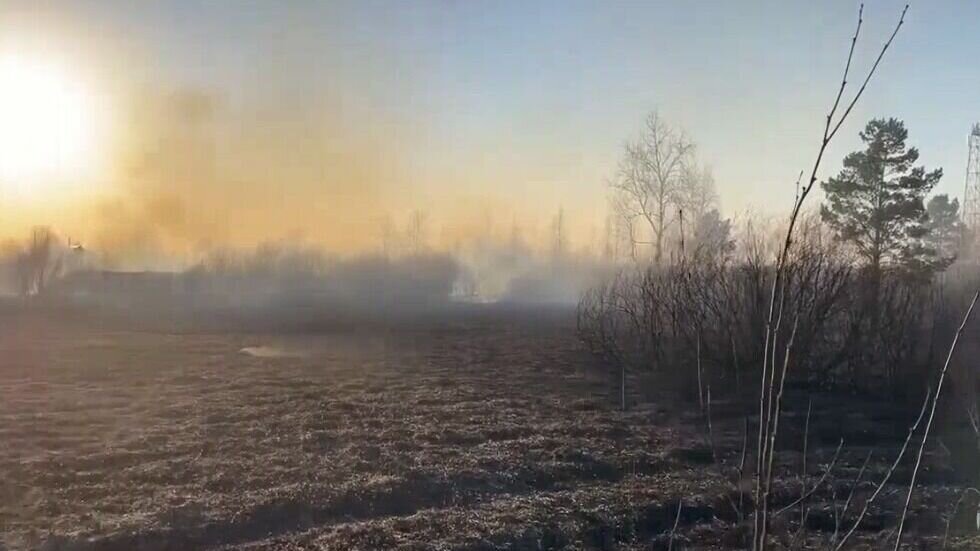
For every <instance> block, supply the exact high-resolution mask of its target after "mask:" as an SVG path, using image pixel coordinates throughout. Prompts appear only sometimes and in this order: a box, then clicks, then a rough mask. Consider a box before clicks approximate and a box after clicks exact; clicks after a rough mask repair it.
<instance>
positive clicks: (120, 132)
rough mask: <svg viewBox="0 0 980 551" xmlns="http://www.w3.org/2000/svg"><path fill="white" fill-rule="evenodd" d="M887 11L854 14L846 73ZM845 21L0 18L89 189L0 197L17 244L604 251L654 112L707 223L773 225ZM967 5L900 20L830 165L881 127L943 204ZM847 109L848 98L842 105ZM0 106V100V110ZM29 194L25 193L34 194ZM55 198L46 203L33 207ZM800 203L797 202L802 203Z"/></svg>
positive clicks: (874, 8)
mask: <svg viewBox="0 0 980 551" xmlns="http://www.w3.org/2000/svg"><path fill="white" fill-rule="evenodd" d="M903 5H904V3H903V2H896V1H891V0H872V1H869V2H867V5H866V7H865V10H864V21H865V24H864V27H863V28H862V35H861V39H860V41H859V44H858V48H857V51H856V54H855V66H854V68H853V69H854V72H855V74H856V75H863V73H864V71H866V69H867V68H868V67H869V65H870V63H871V62H872V61H873V59H874V57H875V56H876V55H877V51H878V49H879V48H880V46H881V44H882V43H883V41H884V40H885V39H886V38H887V36H888V34H889V33H890V32H891V29H892V27H893V26H894V25H895V23H896V22H897V19H898V16H899V14H900V13H901V10H902V7H903ZM857 11H858V3H856V2H852V1H840V0H833V1H827V2H809V1H758V2H730V1H722V0H704V1H699V2H679V1H677V2H663V1H644V2H639V1H636V2H632V1H613V2H598V1H596V2H580V1H554V2H546V1H543V2H517V1H514V2H510V1H500V2H488V1H487V2H484V1H411V2H408V1H406V2H396V1H387V2H380V1H361V2H302V1H291V2H247V1H244V0H243V1H203V0H202V1H171V2H124V1H92V0H76V1H73V2H50V1H47V2H46V1H43V0H42V1H35V2H26V1H21V0H0V55H2V54H3V53H4V52H5V51H6V52H8V53H9V52H14V55H16V56H20V57H23V58H28V59H55V60H57V63H60V64H62V65H64V66H66V67H68V72H69V73H70V74H71V75H72V78H74V79H76V80H78V81H79V82H83V83H85V85H86V86H88V87H89V89H90V90H94V91H95V92H94V94H95V96H96V97H97V98H99V102H98V104H99V106H100V107H99V109H100V112H103V113H104V119H105V121H108V122H106V126H107V127H111V130H112V131H111V132H106V135H109V136H111V138H106V139H105V146H104V147H102V150H103V151H102V153H101V156H102V157H105V162H104V163H102V165H100V166H102V167H103V168H102V169H101V170H100V171H96V172H95V173H94V174H86V175H85V176H84V177H75V176H74V175H73V176H72V177H71V178H69V177H68V176H66V175H62V179H64V180H69V179H70V180H72V183H71V184H70V185H67V184H66V185H64V186H63V187H62V188H60V191H61V193H52V191H51V190H52V189H58V188H56V187H52V186H50V185H49V186H47V187H46V188H45V189H46V190H47V192H45V193H40V192H38V193H32V192H31V191H30V189H28V190H27V191H25V190H24V186H23V185H21V186H19V187H18V188H17V189H18V191H17V192H16V193H13V192H11V191H10V190H11V189H12V187H11V186H6V189H5V187H4V186H3V185H2V182H0V192H4V193H3V194H0V208H2V207H3V204H2V203H4V202H6V203H7V210H8V211H12V212H13V214H11V215H10V216H8V217H7V221H6V222H0V233H3V232H8V233H12V232H15V231H19V227H21V226H25V225H27V224H32V223H46V224H50V225H52V226H55V227H60V228H66V229H64V230H62V231H63V233H64V232H69V233H75V234H76V235H79V236H82V238H84V239H86V240H88V241H94V242H102V243H104V246H106V247H109V246H115V247H122V248H126V247H128V248H135V249H139V248H141V247H143V248H147V249H149V248H152V247H156V246H160V245H161V244H162V245H164V246H167V247H171V248H183V250H190V249H193V248H195V247H201V246H206V245H214V244H219V243H231V244H236V245H247V244H250V243H254V242H259V241H261V240H265V239H276V238H285V237H301V238H303V239H308V240H311V241H314V242H317V243H322V244H324V245H326V246H328V247H331V248H334V249H337V250H355V249H363V248H369V247H372V246H375V245H376V244H377V242H378V240H379V237H378V236H379V232H378V227H380V226H382V225H383V224H385V223H386V221H388V222H391V221H394V223H399V221H400V220H404V219H405V217H406V213H407V212H409V211H411V210H414V209H420V210H424V211H425V212H426V213H427V215H428V216H427V219H428V220H431V225H432V232H433V239H434V240H439V241H440V242H442V243H443V244H447V245H448V244H451V243H452V242H453V241H454V240H459V239H463V238H465V237H466V236H469V235H475V234H479V233H481V232H488V231H489V232H499V233H501V234H508V235H509V234H510V233H511V232H512V230H513V228H514V227H520V228H521V229H522V230H523V231H525V232H527V233H528V234H529V235H535V232H536V233H537V234H541V233H543V232H546V231H547V229H546V228H547V225H548V223H549V221H550V219H551V218H552V217H553V216H554V214H555V213H556V212H557V211H558V210H559V209H563V211H564V212H565V218H566V219H567V220H568V221H569V224H570V225H571V226H572V235H573V240H575V241H577V242H579V243H580V244H582V245H583V246H584V245H585V244H588V242H589V241H590V240H592V241H594V240H595V235H596V233H597V232H598V231H600V230H601V226H602V223H603V219H604V216H605V213H606V196H607V192H608V189H607V182H608V180H609V179H610V178H611V177H612V176H613V175H614V173H615V170H616V164H617V162H618V160H619V158H620V156H621V154H622V150H623V146H624V143H625V142H626V141H627V140H628V139H630V138H631V137H633V136H635V135H636V133H637V132H638V131H639V129H640V126H641V124H642V121H643V118H644V116H645V115H646V114H647V113H649V112H651V111H653V110H656V111H658V112H659V114H660V115H661V116H662V117H663V118H665V119H667V120H668V121H670V122H671V123H672V124H674V125H677V126H679V127H681V128H683V129H684V130H685V131H686V132H687V133H688V134H689V135H690V137H691V138H692V139H693V140H694V141H695V142H696V143H697V145H698V153H699V156H700V158H701V159H702V160H703V161H704V162H706V163H707V164H709V165H710V166H711V167H712V169H713V172H714V175H715V180H716V183H717V186H718V193H719V196H720V201H721V205H722V209H723V210H724V211H725V212H726V213H731V214H737V213H746V212H753V213H761V214H766V215H769V214H771V215H778V214H780V213H782V212H784V211H788V209H789V206H790V203H791V201H792V197H793V192H794V182H795V180H796V177H797V175H798V174H799V172H800V171H801V170H803V169H804V168H808V167H809V166H810V165H811V164H812V160H813V156H814V155H815V153H816V150H817V147H818V146H819V139H820V133H821V131H822V123H823V117H824V116H825V113H826V111H827V109H828V107H829V104H830V103H831V102H832V100H833V97H834V95H835V93H836V88H837V86H838V85H839V81H840V73H841V70H842V68H843V63H844V60H845V58H846V54H847V48H848V46H849V42H850V38H851V36H852V34H853V32H854V27H855V24H856V17H857ZM978 20H980V3H976V2H951V1H929V2H925V1H920V2H915V3H913V4H912V6H911V8H910V10H909V13H908V16H907V18H906V25H905V26H904V27H903V29H902V30H901V32H900V33H899V36H898V37H897V38H896V40H895V43H894V44H893V50H891V51H890V52H889V53H888V54H887V56H886V58H885V60H884V61H883V64H882V66H881V68H880V69H879V71H878V73H877V74H876V76H875V78H874V80H873V81H872V82H871V84H870V85H869V87H868V89H867V91H866V93H865V96H864V98H863V99H862V101H861V103H859V104H858V107H857V108H856V109H855V111H854V113H853V114H852V117H851V119H850V120H849V122H847V123H846V124H845V126H844V127H843V129H842V131H841V135H840V138H839V139H838V140H837V141H836V142H835V143H834V145H833V146H832V148H831V150H830V151H829V155H828V157H827V158H826V161H825V164H824V169H823V171H822V174H821V175H822V176H823V177H826V176H829V175H831V174H832V173H835V172H836V171H837V170H839V168H840V160H841V158H842V157H843V155H844V154H846V153H847V152H848V151H851V150H854V149H857V148H858V147H859V139H858V137H857V133H858V131H859V130H860V128H861V127H862V126H863V124H864V123H865V122H866V121H867V120H868V119H869V118H871V117H879V116H894V117H898V118H900V119H903V120H904V121H905V122H906V124H907V127H908V129H909V141H910V143H911V144H912V145H915V146H917V147H918V148H919V149H920V151H921V154H922V156H921V162H922V163H923V164H925V165H926V166H927V167H928V168H933V167H942V168H943V169H944V171H945V176H944V177H943V179H942V181H941V183H940V184H939V186H938V189H937V191H938V192H944V193H951V194H954V195H957V196H958V195H961V194H962V188H963V184H964V181H963V179H964V173H965V165H966V140H967V134H968V131H969V129H970V126H971V125H972V124H973V122H975V121H977V120H980V71H978V70H977V66H976V59H977V55H978V53H980V33H977V32H976V29H975V23H976V21H978ZM852 89H853V88H852ZM0 100H2V95H0ZM36 187H37V188H38V189H40V186H36ZM55 195H57V197H54V196H55ZM817 199H819V197H817Z"/></svg>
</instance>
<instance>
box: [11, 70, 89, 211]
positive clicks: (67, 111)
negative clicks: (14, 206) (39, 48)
mask: <svg viewBox="0 0 980 551" xmlns="http://www.w3.org/2000/svg"><path fill="white" fill-rule="evenodd" d="M93 99H94V98H93V96H92V95H91V94H90V93H89V91H88V90H86V89H85V87H84V86H83V84H82V82H81V81H80V80H77V79H73V78H72V76H71V74H70V73H69V72H68V71H66V70H64V69H62V68H61V67H59V66H56V65H53V64H46V63H44V62H41V61H37V60H33V59H29V58H26V57H18V56H12V55H3V54H0V191H5V192H7V193H18V194H23V195H26V196H30V197H32V198H37V197H38V196H44V195H46V194H49V193H56V192H60V191H62V190H65V189H66V188H67V187H68V186H79V185H81V184H80V182H81V181H82V180H83V179H84V176H86V175H87V173H89V172H90V171H91V170H92V168H93V166H94V163H95V160H96V157H97V155H96V153H97V148H98V145H99V144H98V141H99V140H98V132H97V129H98V128H97V124H96V123H97V117H96V105H95V103H96V102H94V101H93Z"/></svg>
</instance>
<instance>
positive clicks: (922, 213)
mask: <svg viewBox="0 0 980 551" xmlns="http://www.w3.org/2000/svg"><path fill="white" fill-rule="evenodd" d="M860 136H861V140H862V141H864V143H865V149H864V150H862V151H855V152H853V153H851V154H849V155H848V156H847V157H845V158H844V168H843V170H841V172H840V174H838V175H837V176H836V177H833V178H830V179H829V180H827V181H826V182H823V183H822V184H821V187H822V188H823V190H824V193H825V194H826V203H825V204H824V205H823V207H822V209H821V215H822V218H823V220H824V221H826V222H827V223H828V224H829V225H830V227H831V228H832V229H833V230H834V234H835V237H836V238H837V239H838V240H839V241H841V242H845V243H849V244H851V245H853V246H854V248H855V249H856V251H857V253H858V254H859V255H860V256H861V258H863V259H864V260H865V262H866V265H867V266H868V267H869V268H870V269H871V273H872V274H873V275H874V276H875V277H876V278H877V277H878V276H879V275H880V273H881V271H882V270H883V269H885V268H899V269H908V270H923V269H925V270H930V271H931V270H933V269H936V268H938V267H941V266H942V263H941V262H938V261H939V254H940V253H939V252H938V251H936V250H934V249H932V248H930V247H927V246H925V245H924V239H923V238H924V237H925V235H926V234H927V232H928V231H929V227H928V220H929V216H928V213H927V211H926V207H925V204H924V203H925V202H924V200H925V197H926V195H927V194H928V193H929V192H930V191H931V190H932V189H933V188H934V187H935V186H936V184H937V183H938V182H939V179H940V178H942V174H943V172H942V169H936V170H933V171H931V172H926V169H925V168H923V167H921V166H914V165H915V163H916V161H918V159H919V151H918V150H917V149H916V148H914V147H908V146H906V143H905V142H906V139H907V138H908V130H906V128H905V124H904V123H903V122H902V121H900V120H898V119H894V118H889V119H873V120H871V121H870V122H868V124H867V126H865V128H864V130H863V131H862V132H861V134H860Z"/></svg>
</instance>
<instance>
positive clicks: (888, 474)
mask: <svg viewBox="0 0 980 551" xmlns="http://www.w3.org/2000/svg"><path fill="white" fill-rule="evenodd" d="M931 395H932V389H931V388H930V389H926V397H925V399H924V400H923V401H922V409H921V410H919V417H918V418H916V420H915V423H912V426H911V427H909V434H908V436H906V437H905V442H903V443H902V449H900V450H899V451H898V455H897V456H896V457H895V461H893V462H892V466H891V467H890V468H889V469H888V472H886V473H885V477H884V478H882V479H881V482H879V483H878V486H877V487H875V491H874V492H872V493H871V497H869V498H868V499H867V500H866V501H865V502H864V507H863V508H862V509H861V512H860V513H859V514H858V517H857V519H856V520H855V521H854V524H852V525H851V528H850V530H848V531H847V533H846V534H844V537H843V538H841V540H840V541H839V542H837V545H836V546H835V547H834V551H840V549H841V548H843V547H844V544H845V543H847V540H848V538H850V537H851V535H852V534H854V531H855V530H857V529H858V526H860V525H861V522H862V521H863V520H864V517H865V515H867V514H868V509H870V508H871V504H872V503H874V501H875V499H877V498H878V494H880V493H881V490H882V489H884V487H885V484H887V483H888V481H889V480H890V479H891V477H892V474H894V473H895V469H897V468H898V465H899V463H901V462H902V458H903V457H905V451H906V450H907V449H908V447H909V442H911V441H912V435H913V434H915V431H916V430H917V429H918V428H919V424H920V423H921V422H922V419H923V418H924V417H925V414H926V406H927V405H928V404H929V396H931Z"/></svg>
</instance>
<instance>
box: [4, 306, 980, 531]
mask: <svg viewBox="0 0 980 551" xmlns="http://www.w3.org/2000/svg"><path fill="white" fill-rule="evenodd" d="M568 314H569V313H567V312H565V313H552V314H551V315H547V316H541V317H539V318H538V319H536V320H534V321H529V320H527V319H526V317H524V316H518V315H516V314H515V313H513V312H511V313H497V314H495V315H492V316H470V317H466V318H459V319H455V320H454V321H447V322H446V323H442V324H429V325H427V326H426V327H414V328H413V327H405V326H402V327H401V328H398V329H392V328H387V329H382V328H380V327H374V328H372V329H370V330H363V331H353V330H350V329H348V330H345V331H342V332H333V333H330V334H321V335H269V334H260V333H248V334H233V333H228V332H221V333H212V334H207V333H202V332H198V333H194V334H186V333H185V334H180V333H174V332H166V331H160V330H155V331H135V330H128V331H127V330H121V329H120V328H119V326H118V325H113V327H109V326H106V325H102V324H99V323H97V322H88V323H79V322H78V321H77V320H76V321H75V322H72V323H65V322H54V321H52V320H51V319H49V318H46V317H44V316H33V315H25V314H18V315H16V316H6V317H4V318H3V319H2V325H0V362H2V364H0V541H2V542H3V545H4V546H5V548H6V549H11V550H12V549H35V548H40V549H48V550H55V549H118V550H131V549H146V550H157V549H240V548H247V549H391V548H398V549H553V548H572V549H648V548H664V549H666V548H667V546H668V545H669V542H670V540H671V533H672V532H673V533H674V538H673V539H674V544H673V548H674V549H681V548H688V549H691V548H703V549H716V548H739V547H740V546H742V545H744V542H745V537H746V534H747V528H746V526H747V524H746V523H741V524H740V523H739V522H738V518H737V514H736V513H735V512H734V510H733V508H732V502H735V501H737V499H738V498H737V493H736V492H735V491H734V486H733V484H732V483H731V482H730V480H731V477H730V476H729V475H730V473H731V471H730V470H728V471H726V474H725V475H723V474H722V473H721V471H720V470H719V469H717V468H715V467H714V466H712V463H711V452H710V448H708V447H706V446H705V441H706V440H705V436H704V435H705V432H706V431H704V430H703V423H702V420H701V419H700V418H699V417H698V416H697V415H691V414H687V415H683V414H680V413H678V412H679V411H681V408H678V407H676V406H675V405H674V404H672V403H671V402H669V401H667V400H665V399H662V398H660V399H658V398H656V395H657V393H656V392H655V391H654V392H653V393H652V396H653V397H654V399H652V400H650V401H644V402H643V403H640V404H638V405H636V406H635V407H633V408H632V409H631V410H630V411H629V412H626V413H624V412H621V411H619V409H618V407H617V406H618V404H617V402H616V399H615V396H616V395H615V384H614V383H613V382H611V381H610V380H609V378H608V377H607V376H606V375H604V374H602V373H601V372H600V371H598V370H596V368H595V364H594V362H593V360H591V359H590V358H589V357H588V356H587V355H586V354H585V353H584V352H582V350H581V349H580V348H579V346H578V344H577V342H576V339H575V337H574V331H573V326H572V317H571V316H570V315H568ZM243 348H250V349H251V350H250V353H249V352H243V351H242V350H243ZM661 394H664V393H661ZM817 400H818V401H817V403H816V405H815V406H814V407H815V409H816V410H817V411H822V412H824V413H821V415H820V416H819V417H820V418H819V419H817V418H814V419H813V422H812V424H813V426H812V428H811V435H812V437H811V441H810V446H811V448H810V450H811V454H810V457H809V458H808V465H809V471H810V472H811V473H813V476H812V477H811V478H810V483H811V485H812V483H813V482H814V481H815V480H816V479H817V478H818V477H819V475H820V473H821V472H822V469H824V468H825V467H826V465H827V464H828V463H829V461H830V457H831V456H832V455H833V452H834V450H835V448H836V444H837V442H838V438H839V436H840V434H841V433H845V437H846V438H847V440H848V445H847V446H846V447H845V451H844V452H842V454H841V458H840V460H839V461H838V468H837V469H835V472H834V475H833V476H831V477H828V479H827V481H828V484H826V485H825V486H824V487H823V488H822V489H821V490H820V491H818V492H816V493H815V494H814V496H813V497H812V499H811V500H810V501H811V503H812V504H813V507H812V508H811V512H810V513H809V514H808V515H807V521H806V524H807V526H808V529H807V531H806V535H805V536H804V535H802V534H801V536H800V538H801V539H799V540H796V541H797V542H799V541H802V538H804V537H805V538H807V540H808V541H811V542H812V543H819V542H826V541H827V540H828V538H829V537H830V535H831V534H832V533H833V531H834V526H835V521H834V517H835V515H834V512H833V507H832V504H833V503H834V492H836V493H837V505H838V507H841V506H842V505H843V502H844V500H845V499H846V496H847V495H848V493H849V488H850V485H851V482H852V481H853V479H854V478H855V477H856V474H857V471H858V467H859V466H860V464H861V463H862V462H863V460H864V458H865V457H866V456H867V453H868V452H869V451H870V450H875V455H874V456H873V460H872V461H871V463H870V467H869V468H868V473H869V475H868V476H867V477H866V478H870V479H872V480H877V479H878V478H880V476H881V473H882V472H884V469H885V464H886V462H887V461H889V460H890V458H891V457H893V455H894V450H895V449H897V447H898V446H899V445H900V444H901V440H902V439H903V438H904V434H903V432H904V430H905V429H904V428H903V427H904V426H907V425H903V424H902V423H898V422H896V421H895V419H894V416H891V415H890V414H889V413H888V412H889V410H888V408H887V407H886V406H885V405H884V404H877V405H875V404H867V403H864V404H856V405H855V404H838V405H834V406H833V412H832V414H831V413H828V412H827V408H828V407H830V406H824V405H821V403H820V398H819V397H818V398H817ZM828 403H829V402H828ZM875 412H879V414H878V415H877V416H876V414H875ZM713 419H714V423H713V431H714V434H715V437H716V441H717V449H718V451H719V454H720V455H721V456H723V458H724V461H725V464H726V465H727V466H728V467H731V466H733V465H735V464H737V463H738V461H739V456H740V449H741V442H742V437H743V433H742V431H743V423H742V421H741V419H742V417H741V415H740V414H739V413H737V411H736V409H735V408H732V407H731V406H726V405H725V404H723V403H718V404H716V406H715V412H714V415H713ZM787 419H788V421H787V429H786V435H787V443H786V445H785V447H786V448H787V451H786V452H784V453H783V454H781V459H782V460H783V461H784V462H785V467H786V469H787V471H791V472H794V473H796V472H799V468H800V467H799V465H800V458H801V454H800V452H799V451H798V450H799V449H800V447H799V445H798V444H799V443H801V442H802V438H800V431H799V425H800V424H801V423H800V422H799V420H800V415H799V413H797V414H796V415H791V416H790V417H788V418H787ZM750 441H751V435H750ZM928 459H929V461H928V467H929V468H928V469H927V471H926V472H925V473H924V485H923V487H922V490H921V491H920V492H919V493H918V494H917V497H916V499H915V500H914V502H913V514H912V515H911V517H910V530H911V537H910V538H909V539H908V540H907V541H909V542H911V543H912V545H913V547H912V548H939V547H941V546H942V537H943V533H944V532H945V529H946V520H945V519H946V517H947V514H948V511H949V510H950V509H951V508H952V503H953V502H955V500H956V499H957V498H958V496H959V495H960V492H961V490H962V488H961V484H960V483H959V482H957V480H956V477H955V475H953V474H951V472H949V469H948V468H947V467H945V463H944V460H943V457H942V454H941V453H940V452H938V451H937V452H936V453H933V454H930V456H929V458H928ZM749 463H751V459H749ZM907 479H908V467H907V466H903V467H902V468H901V469H900V470H899V472H898V474H897V475H896V477H895V482H896V484H890V485H889V486H888V487H887V488H886V491H885V492H884V493H883V494H882V497H881V498H879V501H880V502H881V503H882V505H883V508H882V509H879V508H877V507H875V508H873V509H872V511H871V512H870V513H869V515H868V518H867V520H866V523H865V526H866V528H865V529H862V530H861V531H860V532H859V539H856V540H854V542H855V543H859V544H860V545H859V547H861V546H865V545H870V544H876V543H877V544H880V543H882V542H884V541H886V540H885V538H886V537H887V536H888V535H890V533H891V532H890V531H891V530H892V529H893V528H894V514H893V511H894V510H895V508H897V507H898V506H899V504H900V503H901V501H902V500H903V499H904V493H902V492H903V488H904V487H903V486H902V485H901V482H902V481H903V480H907ZM749 484H750V483H749V482H748V481H743V482H742V486H743V487H747V486H748V485H749ZM831 488H832V489H831ZM869 489H870V488H869V486H868V484H865V485H864V486H862V489H861V490H860V491H859V492H858V493H856V494H855V498H854V500H855V501H854V503H852V505H851V507H850V509H849V511H848V512H847V513H846V514H843V518H845V519H848V518H853V516H854V513H855V510H856V509H858V507H857V506H856V504H857V503H860V502H861V500H862V499H863V498H862V496H863V495H867V493H868V490H869ZM778 490H779V492H778V495H777V498H776V501H777V502H779V503H780V504H781V505H786V504H788V503H790V502H791V501H792V500H793V497H794V496H796V495H799V479H798V477H796V476H795V475H793V476H790V475H788V474H787V475H786V476H784V477H783V478H782V479H781V480H780V484H779V488H778ZM679 504H680V505H681V514H680V519H679V521H678V522H677V523H676V524H677V528H676V531H674V530H673V527H674V525H675V522H674V521H675V517H676V512H677V509H678V505H679ZM748 507H749V506H748V505H747V504H744V503H743V508H745V509H746V510H747V509H748ZM962 509H963V511H964V512H963V513H960V514H959V515H958V517H957V519H956V520H955V521H954V523H953V536H951V538H950V547H954V546H958V547H959V548H961V549H976V548H980V544H978V543H977V540H973V542H972V543H971V541H970V540H969V539H967V538H968V535H967V533H966V532H965V531H964V530H965V527H967V526H969V525H970V524H971V523H972V521H973V518H972V516H970V515H973V512H974V511H975V509H973V510H970V511H967V509H968V507H964V508H962ZM799 516H800V515H799V512H798V509H797V508H796V507H794V508H792V509H791V510H790V511H788V512H786V513H784V514H783V515H781V516H780V517H778V518H777V519H776V520H775V521H774V522H775V526H776V532H777V533H778V534H779V538H777V541H776V542H775V543H776V545H777V547H785V546H787V545H789V544H790V542H791V540H792V538H791V536H790V535H789V534H790V533H791V532H793V531H794V527H795V524H794V523H796V522H797V521H798V519H799ZM889 549H890V547H889Z"/></svg>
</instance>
